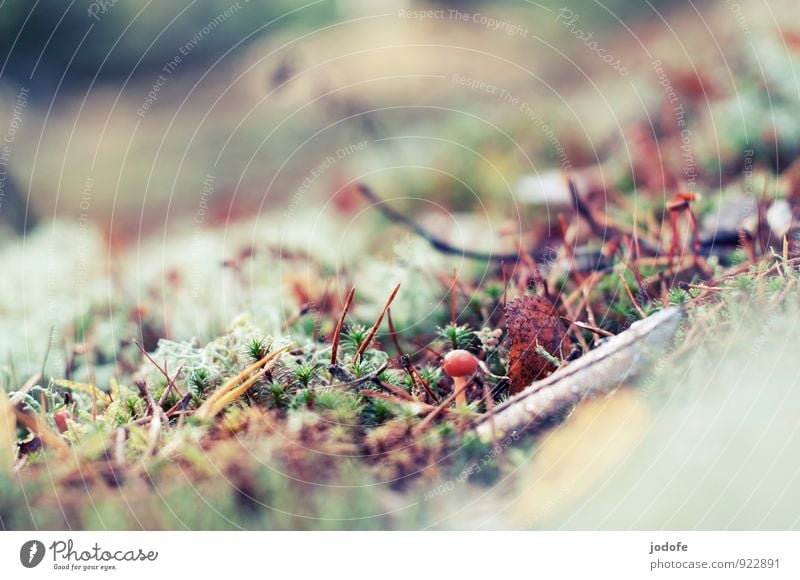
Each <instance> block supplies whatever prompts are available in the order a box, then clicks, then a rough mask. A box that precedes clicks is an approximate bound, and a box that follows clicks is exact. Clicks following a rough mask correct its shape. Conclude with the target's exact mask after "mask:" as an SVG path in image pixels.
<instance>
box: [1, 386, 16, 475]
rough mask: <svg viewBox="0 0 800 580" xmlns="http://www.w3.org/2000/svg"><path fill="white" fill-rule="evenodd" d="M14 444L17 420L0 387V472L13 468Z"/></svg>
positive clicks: (6, 396)
mask: <svg viewBox="0 0 800 580" xmlns="http://www.w3.org/2000/svg"><path fill="white" fill-rule="evenodd" d="M16 444H17V419H16V417H15V414H14V407H13V406H12V405H11V401H10V400H9V398H8V395H6V392H5V391H4V390H3V388H2V387H0V470H6V469H8V470H9V471H10V470H11V469H12V468H13V467H14V461H15V459H16V453H15V452H14V449H15V448H16Z"/></svg>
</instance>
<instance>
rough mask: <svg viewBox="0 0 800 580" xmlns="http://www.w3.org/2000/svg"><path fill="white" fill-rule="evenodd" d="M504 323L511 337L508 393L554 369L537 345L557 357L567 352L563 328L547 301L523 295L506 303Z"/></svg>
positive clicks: (553, 307)
mask: <svg viewBox="0 0 800 580" xmlns="http://www.w3.org/2000/svg"><path fill="white" fill-rule="evenodd" d="M506 325H507V327H508V336H509V338H510V339H511V351H510V352H509V361H510V364H509V367H508V376H509V377H510V378H511V392H512V393H519V392H520V391H522V390H523V389H524V388H525V387H527V386H529V385H530V384H531V383H532V382H534V381H536V380H539V379H541V378H543V377H545V376H546V375H547V374H548V373H551V372H553V371H554V370H556V367H555V365H553V364H552V363H551V362H550V361H548V360H547V359H546V358H545V357H543V356H542V355H541V354H539V353H538V352H537V349H536V345H537V344H538V345H539V346H541V347H542V348H543V349H544V350H546V351H547V352H548V353H550V354H551V355H553V356H555V357H557V358H562V359H563V358H564V357H565V353H566V346H567V345H566V339H565V334H566V329H565V328H564V324H563V323H562V322H561V319H560V318H559V316H558V312H556V308H555V306H553V305H552V304H551V303H550V301H549V300H547V299H546V298H543V297H541V296H534V295H526V296H522V297H521V298H517V299H516V300H512V301H511V302H509V303H508V304H507V305H506Z"/></svg>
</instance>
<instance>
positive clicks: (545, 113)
mask: <svg viewBox="0 0 800 580" xmlns="http://www.w3.org/2000/svg"><path fill="white" fill-rule="evenodd" d="M694 6H695V7H694V8H691V9H690V8H689V6H688V4H686V5H684V3H682V2H665V1H662V2H653V3H651V4H650V6H648V5H647V4H646V3H645V4H643V3H639V2H625V1H622V0H616V1H614V2H606V3H605V4H600V3H595V2H591V1H584V2H575V1H574V0H571V1H567V2H564V3H561V2H559V3H555V2H551V1H548V0H546V1H545V2H542V3H530V2H524V1H504V2H491V3H481V2H441V3H438V4H426V3H422V2H411V1H409V0H384V1H375V2H366V1H359V0H320V1H317V2H310V3H308V4H305V5H304V4H302V3H292V2H283V1H276V2H266V1H260V0H251V1H245V0H241V1H239V2H230V1H228V0H219V1H217V0H213V1H212V0H199V1H194V2H183V1H181V2H169V3H164V2H161V3H158V2H144V1H134V0H118V1H113V0H98V1H95V2H90V1H88V0H74V1H72V2H70V3H68V4H64V3H61V2H51V1H39V2H35V3H30V2H26V1H21V0H12V1H11V2H6V3H4V4H3V7H2V13H3V18H2V20H1V21H0V54H2V59H3V60H2V68H0V83H2V84H1V85H0V92H2V101H1V102H2V109H1V110H0V115H2V116H5V118H6V122H4V123H3V126H6V124H7V123H10V122H11V119H12V118H13V117H14V106H15V104H16V102H17V100H18V99H17V96H18V93H19V92H20V91H23V92H24V100H25V102H26V106H25V109H24V114H23V115H21V119H20V121H19V123H18V125H19V127H18V128H17V130H16V132H15V135H14V138H13V150H12V151H11V154H10V162H9V171H8V174H9V176H8V177H7V183H8V184H9V185H7V187H6V191H5V193H6V199H5V202H4V204H3V208H2V212H1V213H0V216H1V218H2V221H3V223H4V224H6V225H7V226H10V227H12V228H14V229H15V230H17V231H19V230H20V229H21V228H22V227H23V225H22V224H21V222H24V219H25V218H24V215H25V208H27V219H28V220H29V223H33V222H34V221H35V220H37V219H47V218H48V217H50V216H53V215H56V214H57V215H59V216H68V215H73V216H80V215H83V214H87V211H86V209H87V205H88V206H89V207H88V217H89V219H91V220H92V221H94V222H97V223H100V224H103V227H104V228H105V229H106V230H111V229H112V224H113V230H114V231H115V234H116V235H118V236H120V237H123V236H125V235H131V234H133V235H138V234H139V233H141V232H143V231H150V230H153V229H158V228H160V227H161V226H162V225H164V222H165V220H166V221H167V222H169V221H172V220H176V219H178V220H179V219H181V218H182V217H184V218H185V217H186V216H185V213H187V212H188V214H189V219H191V218H192V216H193V215H194V213H195V210H196V209H197V204H198V201H197V200H198V195H199V191H200V190H201V189H202V184H203V182H204V180H205V179H206V176H207V175H208V174H209V173H213V175H214V179H215V195H214V199H213V201H212V202H211V208H210V209H211V211H212V213H213V214H214V215H215V216H217V217H220V216H224V219H227V217H228V214H231V213H232V214H234V215H238V214H242V213H248V212H252V211H259V210H263V209H265V208H266V209H270V208H273V209H274V208H277V206H279V205H281V204H284V203H286V200H287V199H288V198H290V197H291V195H292V193H293V192H294V191H295V190H296V189H297V187H298V183H301V182H302V180H303V179H304V177H305V174H306V172H307V170H308V167H309V165H310V163H309V159H311V158H314V157H318V158H324V157H325V156H327V155H328V154H329V153H330V152H331V151H336V150H337V149H338V148H339V147H341V146H343V145H346V144H348V143H357V142H358V141H360V140H361V139H363V138H367V139H370V140H371V141H375V140H376V139H380V138H387V137H393V136H397V135H396V130H397V128H405V129H407V130H408V131H407V132H408V133H415V132H418V131H419V132H420V133H421V134H425V135H435V136H436V137H438V138H441V139H443V140H444V141H437V142H433V141H428V142H427V143H422V142H420V141H415V142H408V141H402V140H393V141H388V142H381V143H378V144H377V146H374V147H370V148H368V150H367V151H365V152H364V154H362V155H358V156H353V157H352V158H350V159H348V163H347V164H339V166H338V167H337V169H336V171H335V172H331V173H329V174H328V175H327V176H326V177H325V179H324V180H320V181H317V182H316V183H315V184H314V187H313V191H312V192H311V193H312V194H319V195H324V190H325V189H326V187H327V186H328V184H329V182H330V180H333V179H336V178H341V179H345V180H346V179H347V178H348V176H349V174H348V172H350V173H353V174H358V173H360V172H364V171H372V170H376V169H380V168H382V167H384V165H385V164H386V160H389V162H393V161H394V160H395V159H396V158H397V156H398V155H399V156H401V157H402V159H403V160H404V161H406V162H407V164H409V165H412V164H419V163H420V162H421V161H422V162H427V161H426V160H430V159H431V158H432V157H433V158H439V157H440V158H442V159H445V158H451V159H453V161H450V162H448V164H447V165H444V166H441V167H440V169H442V170H443V171H446V170H449V169H453V170H454V171H455V172H458V173H463V171H465V170H467V171H468V170H469V169H470V166H471V165H472V160H471V159H469V158H468V156H466V157H465V156H464V155H463V154H459V155H453V154H452V153H453V150H452V149H450V148H449V146H448V145H446V144H445V141H447V140H450V141H456V142H458V143H461V144H464V145H470V144H473V145H476V146H477V147H478V150H480V151H481V152H482V153H486V152H487V150H488V153H489V157H487V158H488V159H490V160H493V159H494V157H498V156H499V154H500V150H501V149H503V148H509V149H512V151H511V153H512V155H510V156H509V159H508V160H503V165H504V166H506V165H509V164H516V165H517V167H509V169H511V170H514V171H519V172H522V171H525V170H529V169H530V168H526V167H524V165H525V164H526V163H528V160H526V159H525V157H524V155H521V152H519V151H516V152H514V151H513V149H514V146H513V145H511V146H509V143H508V142H506V141H507V140H504V139H503V137H502V134H500V133H499V132H498V131H496V130H494V129H493V128H492V127H490V126H489V125H488V124H487V123H498V124H499V125H501V126H502V128H503V129H504V130H508V131H510V135H511V136H512V137H514V138H520V139H521V143H522V144H523V149H524V153H525V154H527V155H529V156H533V154H537V157H539V155H538V154H539V153H541V154H542V155H543V156H544V157H545V158H549V159H550V160H551V161H554V160H557V156H556V155H554V154H553V152H552V151H551V150H550V149H551V148H550V147H548V146H547V143H546V142H545V140H543V139H541V138H534V137H537V136H536V135H533V136H531V135H529V133H530V131H525V132H523V131H519V130H516V131H515V125H520V124H521V122H522V121H523V120H524V118H520V115H519V113H518V111H514V110H513V107H508V106H505V107H497V106H496V105H497V99H496V97H495V98H492V96H491V95H487V94H486V93H485V92H484V91H481V90H468V89H465V88H464V87H463V86H461V85H458V84H456V83H454V82H453V81H452V79H451V76H452V74H453V73H458V74H460V75H461V76H462V77H468V78H474V79H478V80H480V81H482V82H485V83H489V84H492V85H495V86H498V87H501V88H503V89H505V90H507V91H510V92H512V93H513V94H514V97H515V98H518V99H528V98H531V99H533V100H532V102H533V103H534V105H535V109H536V112H537V113H538V114H539V115H542V117H543V118H544V119H549V120H555V119H557V120H558V121H557V123H558V124H559V125H561V126H562V127H565V128H566V127H569V129H565V131H566V132H565V133H564V134H562V136H561V140H562V141H563V142H564V143H563V144H564V146H565V147H568V148H569V150H570V155H571V157H572V158H577V159H580V158H581V157H583V158H585V159H584V161H586V162H591V161H592V159H591V158H592V157H593V156H595V155H597V152H596V151H594V149H595V146H596V145H597V144H598V142H597V139H600V138H601V137H608V132H609V131H614V130H617V131H618V130H619V129H620V119H624V118H625V117H630V116H632V115H634V114H636V111H633V112H632V111H631V110H630V105H631V104H635V100H636V99H638V98H641V96H640V95H635V94H634V93H633V92H632V91H631V90H629V87H621V88H620V89H615V90H614V92H613V93H608V92H607V88H605V87H603V83H602V81H603V78H604V77H606V78H607V77H609V75H608V74H607V73H608V72H609V71H606V70H602V69H600V70H597V67H596V64H597V63H595V62H594V60H593V59H596V58H597V56H596V55H595V54H593V53H592V52H591V51H590V50H587V48H586V46H585V43H584V42H582V41H581V40H579V39H577V38H576V37H574V36H570V35H568V34H565V31H566V29H565V27H564V26H565V25H564V23H563V21H564V20H566V19H562V22H557V21H556V18H557V17H558V14H559V11H560V10H563V9H569V10H571V11H572V12H574V13H575V14H577V15H579V17H580V18H579V20H578V22H577V23H578V24H579V25H580V27H582V28H583V29H585V31H586V32H587V34H588V33H589V32H591V33H592V34H593V35H594V38H596V39H597V40H598V41H599V42H600V43H601V45H603V46H604V47H607V50H608V51H609V52H610V53H612V54H613V53H615V55H616V56H617V57H621V56H623V53H624V59H622V60H624V61H625V62H624V64H625V66H627V67H635V66H636V65H637V64H639V63H642V62H645V63H646V62H647V60H648V55H647V54H646V52H645V50H644V49H643V47H640V46H637V43H640V42H641V39H642V38H643V37H647V42H648V44H650V43H652V41H653V39H652V38H651V37H650V35H649V34H648V32H647V30H648V28H653V29H658V30H660V31H661V36H662V38H661V41H662V42H664V43H667V44H670V43H671V44H673V45H675V47H676V50H674V51H671V52H670V53H671V54H673V55H674V56H675V57H677V59H678V60H681V59H687V58H688V57H689V55H690V54H691V53H689V52H688V51H687V48H688V46H689V45H690V44H691V42H692V40H701V39H702V38H703V37H705V39H708V40H709V41H710V39H709V35H710V34H711V33H710V32H708V31H702V30H701V29H702V27H703V24H702V22H699V21H698V20H697V18H695V17H694V15H693V14H691V12H693V11H694V10H703V9H705V8H704V4H703V3H699V4H698V3H695V5H694ZM451 9H455V10H461V11H466V12H467V13H468V14H469V15H475V14H478V15H480V16H481V17H484V16H485V17H486V18H488V19H492V20H491V21H484V20H483V18H479V19H478V21H476V22H474V21H472V19H469V20H468V21H466V22H463V21H460V20H458V19H457V18H455V17H451V16H450V13H449V12H447V16H446V17H444V18H442V17H429V18H426V17H401V16H399V14H400V13H401V11H416V10H445V11H447V10H451ZM656 9H657V10H659V17H658V18H665V19H669V20H671V19H674V22H675V25H676V26H678V25H680V30H681V34H680V35H675V34H674V30H673V33H672V34H670V31H669V30H668V29H666V26H665V24H664V23H662V22H660V21H657V20H656V19H654V14H655V13H654V10H656ZM687 13H689V14H687ZM492 21H497V22H499V23H501V24H502V23H506V24H513V25H514V26H516V27H517V28H518V29H519V30H518V31H516V32H512V33H511V34H509V33H508V31H509V28H505V29H502V30H493V26H494V24H493V22H492ZM637 23H638V24H637ZM687 25H688V26H687ZM631 26H632V27H634V28H635V29H636V31H635V32H634V30H633V29H631V28H629V27H631ZM572 28H573V29H575V24H573V25H572ZM698 30H700V31H701V34H700V36H699V37H698V35H697V34H696V32H697V31H698ZM631 45H633V46H634V47H635V50H631ZM615 46H618V47H619V48H618V49H616V50H615V49H614V47H615ZM678 48H679V49H678ZM694 56H695V58H696V54H695V55H694ZM588 71H591V72H592V74H591V75H589V74H587V72H588ZM612 74H613V71H612ZM612 79H613V77H612ZM598 83H599V84H598ZM626 84H627V83H626ZM650 90H652V89H650ZM612 95H613V96H612ZM618 99H622V100H618ZM586 103H594V105H592V106H590V107H586V106H585V104H586ZM599 111H602V114H598V112H599ZM469 115H477V118H476V117H470V116H469ZM526 129H527V128H526ZM560 130H561V129H560ZM525 133H528V134H527V135H526V134H525ZM539 137H541V136H539ZM493 152H496V153H495V154H494V155H493V154H492V153H493ZM459 153H463V150H462V151H460V152H459ZM545 161H546V159H545ZM536 162H537V163H539V164H541V163H542V162H543V160H542V159H541V158H537V159H536ZM453 163H455V164H457V165H456V166H453ZM350 165H352V166H355V167H354V168H353V169H352V171H350V170H349V167H348V166H350ZM502 170H503V171H504V170H505V167H502ZM472 174H473V175H477V176H478V179H479V180H480V181H481V183H480V185H483V182H487V181H488V183H486V188H487V190H489V191H487V192H486V194H487V195H491V194H492V191H491V190H496V189H498V188H503V183H502V179H493V178H492V175H491V172H485V171H481V168H480V167H478V168H473V170H472ZM487 174H488V175H487ZM382 177H383V178H384V180H385V181H387V182H389V183H395V184H396V183H397V181H398V174H397V173H395V174H393V175H391V176H389V175H387V174H383V176H382ZM399 177H401V178H403V179H401V181H404V179H405V178H407V177H408V175H405V176H403V175H400V176H399ZM414 177H415V179H416V180H422V181H417V182H416V186H417V189H424V188H426V187H427V186H428V183H427V181H433V182H434V183H433V184H431V185H435V186H438V187H439V188H441V187H442V186H445V187H447V188H450V189H461V190H463V189H464V187H465V186H464V185H463V184H458V183H455V182H454V181H453V180H450V181H449V182H448V183H441V182H442V181H443V180H444V177H443V176H442V175H439V176H438V177H435V176H433V175H431V174H430V173H428V174H427V175H424V174H422V173H420V174H418V175H416V176H414ZM465 177H466V179H465V181H466V182H470V178H471V177H472V175H467V176H465ZM495 177H496V176H495ZM12 183H13V185H11V184H12ZM87 189H91V192H90V195H91V202H90V203H88V204H87V202H86V200H85V199H83V200H82V198H81V192H84V191H85V190H87ZM15 192H16V193H15ZM462 193H463V191H462ZM85 197H86V195H84V198H85ZM451 197H452V196H451ZM234 198H235V199H236V203H234V204H232V203H231V200H233V199H234ZM456 199H458V196H456ZM82 208H83V209H82ZM499 209H500V211H505V210H506V209H507V208H499Z"/></svg>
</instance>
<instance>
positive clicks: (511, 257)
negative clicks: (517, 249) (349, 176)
mask: <svg viewBox="0 0 800 580" xmlns="http://www.w3.org/2000/svg"><path fill="white" fill-rule="evenodd" d="M358 191H359V192H360V193H361V195H363V196H364V197H366V198H367V200H369V201H370V203H372V204H373V205H374V206H375V208H376V209H377V210H378V211H379V212H381V213H382V214H383V215H384V217H386V218H387V219H388V220H390V221H393V222H395V223H399V224H401V225H403V226H405V227H407V228H408V229H410V230H411V231H412V232H414V233H415V234H417V235H418V236H419V237H421V238H423V239H424V240H426V241H427V242H428V243H429V244H430V245H431V246H432V247H433V248H434V249H436V250H438V251H440V252H442V253H443V254H450V255H455V256H461V257H463V258H470V259H472V260H482V261H484V262H517V261H518V260H519V254H516V253H515V254H485V253H483V252H476V251H474V250H468V249H466V248H459V247H457V246H453V245H451V244H449V243H448V242H446V241H444V240H443V239H442V238H440V237H439V236H437V235H435V234H433V233H431V232H430V231H428V230H427V229H425V228H424V227H422V226H421V225H419V224H418V223H417V222H415V221H414V220H412V219H411V218H409V217H407V216H405V215H403V214H402V213H400V212H399V211H397V210H395V209H393V208H392V207H391V206H390V205H388V204H387V203H386V201H385V200H383V199H381V198H380V197H378V196H377V195H376V194H375V193H374V192H373V191H372V190H371V189H370V188H369V187H367V186H366V185H364V184H363V183H360V184H358Z"/></svg>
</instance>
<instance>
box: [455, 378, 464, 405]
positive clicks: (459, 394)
mask: <svg viewBox="0 0 800 580" xmlns="http://www.w3.org/2000/svg"><path fill="white" fill-rule="evenodd" d="M453 390H454V391H455V393H456V407H466V406H467V377H455V378H453Z"/></svg>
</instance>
